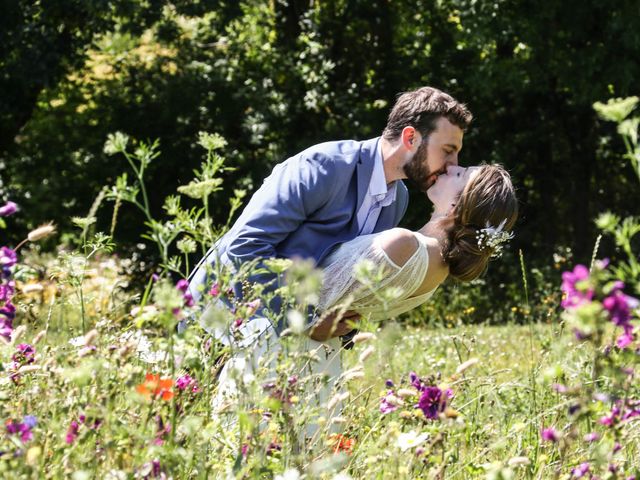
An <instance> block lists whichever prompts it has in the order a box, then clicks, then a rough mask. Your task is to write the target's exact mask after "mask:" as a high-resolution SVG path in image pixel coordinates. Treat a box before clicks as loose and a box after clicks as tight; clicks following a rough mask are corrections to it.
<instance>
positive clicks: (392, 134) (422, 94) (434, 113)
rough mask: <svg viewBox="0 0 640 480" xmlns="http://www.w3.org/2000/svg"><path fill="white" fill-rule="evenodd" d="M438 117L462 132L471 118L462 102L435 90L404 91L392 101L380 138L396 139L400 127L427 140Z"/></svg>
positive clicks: (430, 88)
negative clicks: (407, 128)
mask: <svg viewBox="0 0 640 480" xmlns="http://www.w3.org/2000/svg"><path fill="white" fill-rule="evenodd" d="M440 117H445V118H446V119H447V120H449V121H450V122H451V123H452V124H454V125H456V126H458V127H460V128H461V129H462V130H463V131H464V130H466V129H467V127H468V126H469V124H470V123H471V120H472V119H473V115H472V114H471V112H470V111H469V109H467V106H466V105H465V104H464V103H460V102H458V101H457V100H456V99H455V98H453V97H452V96H451V95H449V94H447V93H444V92H443V91H441V90H438V89H437V88H433V87H421V88H418V89H417V90H412V91H410V92H404V93H401V94H400V96H399V97H398V100H396V104H395V105H394V106H393V109H392V110H391V113H390V114H389V118H388V120H387V126H386V127H385V129H384V131H383V132H382V136H383V137H384V138H385V139H386V140H395V139H397V138H399V137H400V134H401V133H402V129H403V128H404V127H413V128H415V129H416V130H418V131H419V132H420V135H422V137H423V138H428V137H429V134H430V133H431V132H433V131H434V130H435V129H436V122H437V121H438V119H439V118H440Z"/></svg>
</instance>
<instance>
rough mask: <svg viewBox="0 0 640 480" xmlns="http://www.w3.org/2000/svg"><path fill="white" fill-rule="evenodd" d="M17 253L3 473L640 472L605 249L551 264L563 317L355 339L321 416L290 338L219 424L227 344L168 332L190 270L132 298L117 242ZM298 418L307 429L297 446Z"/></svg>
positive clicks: (623, 315) (627, 306) (629, 362)
mask: <svg viewBox="0 0 640 480" xmlns="http://www.w3.org/2000/svg"><path fill="white" fill-rule="evenodd" d="M5 208H6V207H5ZM46 228H48V229H49V230H50V227H46ZM42 232H43V231H41V232H40V233H38V232H37V231H36V234H34V235H32V238H34V239H35V238H36V237H37V236H38V235H39V234H42ZM44 232H45V233H47V231H46V230H45V231H44ZM49 233H50V232H49ZM19 253H20V252H15V251H14V250H12V249H9V248H8V247H3V248H2V254H1V257H0V261H1V263H2V269H3V270H2V275H3V278H2V287H1V288H2V290H1V292H2V297H1V298H2V305H3V306H2V310H0V313H1V315H2V320H3V326H2V333H1V334H2V340H3V342H2V344H3V345H2V355H3V366H4V371H3V377H2V386H1V390H0V395H1V398H2V403H1V404H0V405H1V406H0V408H1V409H2V415H3V418H4V422H5V424H4V432H3V433H2V440H1V442H2V443H1V446H0V451H1V456H0V470H1V471H2V476H3V478H76V479H84V478H114V479H115V478H118V479H119V478H273V477H274V476H275V478H287V479H293V478H309V479H311V478H496V479H497V478H504V479H508V478H603V479H604V478H624V479H630V478H636V477H635V476H634V475H637V474H638V469H639V468H640V464H639V460H638V459H639V458H640V442H639V441H638V435H639V433H640V430H639V429H638V426H637V422H636V420H637V418H639V416H640V402H638V400H637V398H638V396H637V394H638V383H637V380H636V377H635V372H634V370H633V368H632V367H633V364H634V363H635V362H636V361H637V360H636V358H637V352H636V348H637V343H636V340H635V336H634V333H633V324H632V318H633V317H632V310H633V309H634V308H637V302H636V301H635V300H634V299H632V298H631V297H629V296H627V295H625V294H623V293H622V292H623V290H622V285H620V284H619V283H611V282H609V283H607V282H605V281H604V280H602V277H603V276H604V275H605V273H606V268H605V266H604V264H602V263H598V264H597V265H596V266H594V269H593V270H592V272H591V274H589V270H588V269H587V268H586V267H582V266H579V267H576V269H575V270H574V271H573V272H568V273H566V274H565V275H564V283H563V290H564V292H565V295H564V300H563V305H564V306H565V307H566V309H567V310H566V311H565V314H564V318H563V319H562V321H561V320H560V319H557V321H556V320H554V321H553V322H551V323H550V324H543V323H533V324H532V325H531V326H524V327H523V326H505V327H466V328H458V329H437V330H435V329H434V330H428V329H415V328H411V329H408V328H406V327H404V326H403V325H401V324H398V323H389V324H387V325H385V326H383V327H379V328H376V329H374V330H375V332H370V333H365V334H360V335H359V337H358V338H356V346H355V348H354V349H353V350H349V351H345V352H343V358H344V360H345V364H346V365H345V370H346V371H345V373H344V375H343V377H342V378H341V381H340V382H338V386H339V389H337V390H336V393H335V397H334V398H331V399H330V400H329V403H333V404H334V406H335V404H337V403H338V402H341V403H342V404H343V405H344V409H343V410H342V412H339V415H332V416H329V417H328V418H325V417H322V416H320V417H318V416H317V412H316V410H315V407H314V406H313V402H310V400H309V398H308V397H306V395H307V393H308V392H309V389H308V388H304V385H305V384H306V383H308V382H309V381H310V378H306V377H305V375H304V371H305V370H304V368H302V367H301V365H302V363H301V362H303V361H308V356H309V355H308V352H304V351H300V350H299V349H297V348H296V346H297V345H298V339H297V337H296V336H295V335H292V336H290V337H288V338H286V339H284V342H285V343H286V344H287V346H288V348H287V349H286V350H285V354H284V356H281V357H280V358H279V362H280V363H279V367H278V368H277V371H275V372H273V371H270V370H269V369H264V370H259V371H258V372H256V375H255V378H254V379H252V381H251V382H250V383H251V384H250V385H247V387H248V388H247V390H246V392H245V393H246V398H245V399H244V401H243V402H240V403H239V404H238V405H237V406H236V407H234V408H235V409H234V411H233V412H231V413H232V415H234V416H237V418H238V420H237V421H235V422H232V423H229V422H227V421H225V420H224V419H223V418H221V417H218V416H216V415H214V414H213V413H212V411H211V398H212V395H213V393H214V392H215V389H216V381H215V375H216V371H217V369H218V368H219V365H218V364H217V362H216V359H217V357H218V356H219V355H221V354H224V352H223V351H222V350H219V348H220V347H219V346H216V345H215V344H214V343H213V342H212V341H211V339H210V338H209V337H208V335H207V334H206V333H205V332H204V331H203V330H201V329H200V328H199V327H198V326H197V325H194V326H192V327H190V328H188V329H187V330H186V332H185V333H183V334H178V333H175V332H176V330H175V325H176V322H177V320H178V319H180V318H183V317H184V315H185V312H186V311H188V310H189V309H190V308H193V306H191V304H192V302H191V299H190V298H189V295H185V294H184V286H185V284H184V281H180V282H178V283H177V285H175V286H174V285H172V284H170V283H169V282H168V281H164V280H161V279H160V280H158V281H157V282H156V283H154V284H153V288H151V289H150V292H151V293H150V294H147V295H145V296H144V297H143V298H139V297H137V296H132V297H131V296H127V295H126V294H125V293H124V290H123V289H122V287H123V285H124V284H125V283H126V281H127V279H126V278H123V277H122V276H121V275H120V274H119V271H120V270H121V269H122V265H120V264H121V263H122V261H121V260H118V259H117V258H116V257H114V256H108V255H98V256H93V257H90V258H89V259H88V260H87V257H86V256H83V255H79V254H77V253H76V254H75V255H73V254H69V253H64V254H61V256H60V257H58V258H56V259H50V260H49V261H48V262H47V263H46V269H45V268H43V265H42V264H41V265H37V264H36V263H34V262H35V261H36V260H37V259H35V258H30V257H29V256H27V258H26V259H24V260H23V259H22V258H21V257H20V256H19ZM216 294H219V291H217V290H216V289H213V291H211V292H209V295H216ZM145 299H146V301H145ZM244 314H245V315H249V314H251V309H250V308H248V309H247V311H245V312H244ZM242 318H243V317H236V319H235V320H234V321H238V322H240V321H241V320H242ZM83 332H84V333H83ZM331 406H332V405H329V407H331ZM308 422H316V423H317V425H319V430H318V433H317V435H316V436H314V437H313V438H312V439H311V440H310V441H308V442H307V444H306V445H300V441H299V435H300V432H301V431H303V430H304V429H305V427H306V425H307V424H308ZM336 425H337V426H339V429H340V433H330V432H332V431H334V430H335V428H330V427H335V426H336Z"/></svg>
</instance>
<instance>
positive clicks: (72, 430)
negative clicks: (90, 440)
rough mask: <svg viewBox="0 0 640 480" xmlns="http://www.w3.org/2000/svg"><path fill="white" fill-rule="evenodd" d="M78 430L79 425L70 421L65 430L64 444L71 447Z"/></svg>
mask: <svg viewBox="0 0 640 480" xmlns="http://www.w3.org/2000/svg"><path fill="white" fill-rule="evenodd" d="M79 430H80V424H79V423H78V422H76V421H75V420H72V421H71V423H70V424H69V428H68V429H67V435H66V437H65V442H67V445H71V444H72V443H73V442H75V440H76V438H77V437H78V431H79Z"/></svg>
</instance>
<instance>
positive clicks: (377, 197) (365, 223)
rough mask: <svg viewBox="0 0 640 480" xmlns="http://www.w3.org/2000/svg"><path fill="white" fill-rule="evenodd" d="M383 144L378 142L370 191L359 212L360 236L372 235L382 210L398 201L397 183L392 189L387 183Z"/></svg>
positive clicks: (394, 183)
mask: <svg viewBox="0 0 640 480" xmlns="http://www.w3.org/2000/svg"><path fill="white" fill-rule="evenodd" d="M381 143H382V142H378V146H377V148H376V154H375V159H374V164H373V173H372V174H371V181H370V182H369V190H368V191H367V195H366V196H365V197H364V201H363V202H362V205H361V206H360V210H358V225H362V228H361V229H360V232H359V233H358V236H360V235H368V234H370V233H372V232H373V229H374V228H375V226H376V222H377V221H378V217H379V216H380V211H381V210H382V208H383V207H386V206H388V205H391V203H393V202H394V201H395V200H396V182H393V183H392V184H391V187H390V188H387V181H386V179H385V177H384V165H383V162H382V147H381Z"/></svg>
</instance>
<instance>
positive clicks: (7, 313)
mask: <svg viewBox="0 0 640 480" xmlns="http://www.w3.org/2000/svg"><path fill="white" fill-rule="evenodd" d="M0 316H2V317H5V318H6V319H7V320H13V319H14V318H16V307H15V306H14V305H13V304H12V303H9V302H7V303H5V304H4V306H3V307H2V308H0Z"/></svg>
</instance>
